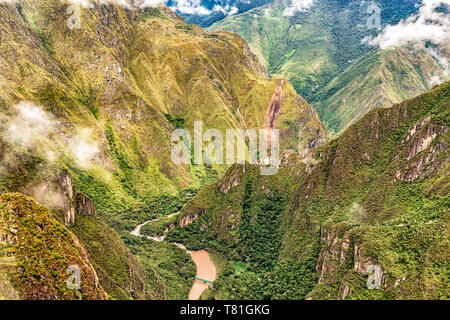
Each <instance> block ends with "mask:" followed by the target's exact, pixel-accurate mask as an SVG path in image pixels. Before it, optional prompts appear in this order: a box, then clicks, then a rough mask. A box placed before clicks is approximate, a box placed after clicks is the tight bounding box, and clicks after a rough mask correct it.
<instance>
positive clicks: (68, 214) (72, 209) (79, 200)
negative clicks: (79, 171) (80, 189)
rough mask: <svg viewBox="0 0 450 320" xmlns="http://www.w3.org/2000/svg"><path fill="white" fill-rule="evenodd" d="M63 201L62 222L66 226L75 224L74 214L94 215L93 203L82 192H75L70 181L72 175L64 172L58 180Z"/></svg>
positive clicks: (95, 213) (95, 212)
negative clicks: (63, 212) (63, 213)
mask: <svg viewBox="0 0 450 320" xmlns="http://www.w3.org/2000/svg"><path fill="white" fill-rule="evenodd" d="M60 187H61V192H62V194H63V199H64V200H63V201H64V211H65V215H64V223H65V225H66V226H67V227H69V226H72V225H74V224H75V217H76V214H77V213H78V214H82V215H84V216H96V215H97V211H96V210H95V207H94V204H93V203H92V201H91V199H89V198H88V197H86V196H85V195H84V194H81V193H77V191H76V190H75V187H74V186H73V183H72V177H71V176H70V174H68V173H66V174H65V175H63V177H62V178H61V181H60Z"/></svg>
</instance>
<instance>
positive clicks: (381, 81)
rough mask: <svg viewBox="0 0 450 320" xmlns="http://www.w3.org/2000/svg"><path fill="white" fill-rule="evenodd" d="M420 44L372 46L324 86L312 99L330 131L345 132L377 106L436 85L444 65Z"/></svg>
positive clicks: (386, 105)
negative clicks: (388, 46)
mask: <svg viewBox="0 0 450 320" xmlns="http://www.w3.org/2000/svg"><path fill="white" fill-rule="evenodd" d="M419 46H420V45H419V44H417V45H411V46H405V47H401V48H396V49H390V50H379V49H373V50H371V51H369V52H368V53H366V54H365V55H364V56H362V57H361V58H359V59H358V60H357V61H355V62H354V63H353V64H352V65H351V66H350V67H348V68H347V69H346V70H345V71H344V72H342V73H341V74H340V75H339V76H337V77H336V78H335V79H333V80H332V81H331V82H330V83H329V84H328V85H327V86H326V87H325V88H323V89H321V90H320V91H319V92H318V93H317V94H316V95H315V97H314V99H313V100H312V101H311V103H312V105H314V107H315V108H316V109H317V110H318V112H319V115H320V117H321V119H322V121H324V122H325V123H326V124H327V126H328V128H329V129H330V130H334V131H335V132H336V133H338V132H342V131H343V130H344V129H345V128H347V127H348V126H349V125H350V124H352V123H354V122H355V121H357V120H359V119H360V118H361V117H362V116H364V115H365V114H366V113H367V112H368V111H370V110H372V109H374V108H376V107H389V106H391V105H392V104H394V103H399V102H402V101H403V100H406V99H409V98H411V97H414V96H417V95H419V94H421V93H424V92H426V91H428V90H429V89H431V87H433V86H434V84H433V79H434V78H436V77H439V76H440V75H441V74H442V73H443V69H442V67H441V66H440V65H439V64H438V63H437V62H436V60H435V59H434V58H433V57H432V56H431V55H430V54H429V52H428V51H427V50H426V49H425V48H420V47H419Z"/></svg>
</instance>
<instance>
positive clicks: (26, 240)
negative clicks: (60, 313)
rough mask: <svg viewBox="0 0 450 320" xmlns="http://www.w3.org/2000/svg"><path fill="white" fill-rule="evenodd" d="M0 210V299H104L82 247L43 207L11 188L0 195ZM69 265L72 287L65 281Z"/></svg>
mask: <svg viewBox="0 0 450 320" xmlns="http://www.w3.org/2000/svg"><path fill="white" fill-rule="evenodd" d="M0 210H1V215H0V238H1V242H0V298H2V299H19V298H21V299H27V300H31V299H39V300H42V299H47V300H50V299H64V300H69V299H81V298H84V299H95V300H98V299H101V300H102V299H106V297H107V296H106V293H105V291H104V290H103V288H102V287H101V286H100V285H99V279H98V276H97V273H96V271H95V269H94V268H93V266H92V264H91V262H90V261H89V259H88V255H87V253H86V250H85V249H84V248H83V246H82V245H81V244H80V243H79V241H78V240H77V238H76V237H75V235H74V234H72V233H71V232H70V231H69V230H67V229H66V228H65V227H64V225H63V224H60V223H59V222H58V221H56V220H55V218H54V217H53V216H52V214H51V213H50V212H49V211H48V210H47V209H45V208H44V207H42V206H41V205H39V204H38V203H36V202H35V201H34V200H33V199H31V198H29V197H25V196H23V195H21V194H18V193H15V194H3V195H2V196H1V197H0ZM70 265H76V266H77V267H78V268H79V270H78V272H79V273H80V279H81V278H82V279H83V281H82V282H81V283H79V285H80V288H79V289H78V290H70V289H69V288H68V287H67V286H66V280H67V279H66V278H67V277H68V276H66V274H67V269H68V267H69V266H70Z"/></svg>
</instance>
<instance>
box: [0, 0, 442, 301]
mask: <svg viewBox="0 0 450 320" xmlns="http://www.w3.org/2000/svg"><path fill="white" fill-rule="evenodd" d="M318 3H319V4H318V7H317V9H315V10H313V11H311V12H305V13H302V14H300V15H297V16H295V17H291V18H287V17H284V16H282V14H281V13H280V12H282V11H281V8H282V6H281V2H278V1H277V2H275V4H273V5H268V6H266V7H262V8H258V9H255V10H252V11H249V12H248V13H245V14H242V15H238V16H236V17H230V18H227V19H225V20H224V21H223V22H221V23H222V24H227V23H229V22H230V20H233V19H235V21H242V28H243V30H249V29H246V28H245V25H247V24H246V23H247V22H248V21H247V22H245V19H247V18H248V17H250V16H249V15H251V14H255V13H256V14H259V13H260V15H261V17H262V16H263V15H264V19H265V20H264V21H263V20H261V21H260V22H261V24H260V25H257V24H255V30H256V31H258V30H260V28H262V29H264V28H267V30H266V31H265V32H272V31H273V34H271V35H270V36H267V37H266V36H264V37H265V38H264V39H266V40H264V46H258V45H257V44H258V43H259V42H258V41H259V40H258V41H256V38H257V37H258V34H259V33H258V32H259V31H258V32H256V33H252V34H251V35H250V38H247V36H246V35H245V34H242V37H243V38H244V39H247V40H248V39H249V45H247V43H246V42H245V41H244V40H243V39H242V38H241V36H239V35H237V34H233V33H230V32H227V31H216V32H207V31H205V30H203V29H201V28H200V27H198V26H195V25H190V24H186V23H185V22H184V21H183V20H182V19H181V18H180V17H179V16H178V15H176V14H174V13H173V12H172V11H170V10H169V9H168V8H167V7H165V6H160V7H158V8H148V9H145V10H139V9H137V8H135V7H130V8H123V7H121V6H118V5H112V4H108V5H104V4H98V3H97V4H96V5H94V6H93V7H92V8H89V9H87V8H86V9H82V8H80V13H81V16H80V18H81V20H80V28H79V29H77V28H71V27H70V28H69V25H68V21H71V20H70V18H71V16H70V13H68V12H71V11H70V10H69V11H68V8H69V2H68V1H65V0H46V1H35V0H19V1H15V2H9V1H8V2H7V3H4V2H3V3H1V4H0V299H122V300H128V299H186V298H187V297H188V294H189V290H190V288H191V285H192V283H193V278H194V276H195V274H196V270H195V269H196V268H195V264H194V261H193V259H192V258H191V256H189V251H187V250H200V249H206V250H208V252H209V253H210V254H211V257H212V259H213V261H214V265H215V266H216V267H217V270H218V278H217V280H216V281H215V282H214V287H213V288H210V289H208V290H206V291H205V292H204V293H203V295H202V298H204V299H450V297H449V292H450V291H449V288H448V285H449V283H448V270H449V261H450V256H449V252H450V251H449V246H450V239H449V212H448V208H449V205H450V203H449V197H448V194H449V188H450V184H449V181H450V180H449V170H448V167H449V159H450V158H449V152H448V150H449V123H450V119H449V110H450V108H449V107H450V82H446V83H444V84H441V85H440V86H436V87H434V88H432V89H431V90H429V91H428V92H427V93H425V94H423V95H421V96H417V97H415V98H413V99H410V100H405V99H407V98H408V97H410V96H411V95H416V94H417V93H419V92H424V91H426V90H428V89H430V88H429V87H428V78H429V77H432V76H433V75H434V72H435V71H436V70H439V66H438V65H437V64H436V62H435V61H434V60H433V59H432V58H430V56H429V55H428V53H427V52H426V51H425V50H424V49H420V48H417V47H415V48H413V47H404V48H399V49H396V50H392V51H379V50H371V51H370V48H368V47H365V46H363V45H361V42H360V38H361V37H363V36H365V35H367V34H366V32H363V31H361V30H360V29H358V28H352V24H346V23H344V22H345V21H341V20H340V19H343V18H342V17H345V15H340V13H342V12H348V14H349V15H348V17H351V19H352V21H353V22H352V23H360V22H361V21H362V19H363V18H362V17H360V16H358V17H353V15H352V13H355V12H357V10H356V9H355V8H356V6H357V5H358V6H359V4H357V1H353V0H346V1H344V0H341V1H331V0H324V1H321V2H318ZM380 3H382V5H383V8H384V11H383V12H384V13H383V16H384V17H385V19H384V20H386V21H389V22H395V21H398V20H399V19H401V18H402V17H404V16H406V15H408V14H409V13H410V12H413V11H414V10H415V9H414V8H413V4H414V1H407V0H403V1H398V2H392V1H380ZM283 5H284V4H283ZM265 9H269V13H267V11H265ZM397 9H399V10H398V11H396V10H397ZM258 10H259V11H258ZM261 10H263V11H261ZM271 12H272V13H271ZM266 15H267V16H266ZM272 18H276V19H272ZM278 18H279V19H278ZM240 19H242V20H240ZM261 19H262V18H261ZM349 19H350V18H349ZM255 21H256V22H257V23H259V22H258V21H259V20H258V19H257V18H255V19H254V20H253V22H254V23H255ZM318 22H320V23H319V24H318ZM338 22H339V23H338ZM271 26H272V27H274V28H273V29H271ZM214 28H215V26H214ZM294 29H295V30H297V29H298V30H297V31H300V30H302V32H296V33H295V32H292V33H290V31H289V30H292V31H293V30H294ZM230 30H231V29H230ZM252 32H253V31H252ZM277 32H278V34H277ZM355 34H356V36H355ZM255 35H256V36H255ZM253 36H255V37H256V38H253ZM291 36H292V37H294V38H295V39H297V37H299V39H302V40H301V41H300V42H295V41H291V40H290V39H291V38H290V37H291ZM277 37H278V38H280V42H273V43H272V42H270V41H268V40H271V39H272V40H273V39H277ZM294 38H292V39H294ZM272 40H271V41H272ZM277 41H278V40H277ZM289 46H291V49H289ZM292 46H294V47H295V48H296V49H295V50H294V51H292V50H293V48H294V47H292ZM251 48H252V49H253V50H254V52H255V53H256V54H257V55H258V56H261V57H266V58H265V60H264V61H263V63H260V62H259V59H258V56H257V55H255V54H253V53H252V51H251V50H250V49H251ZM312 48H315V49H312ZM267 52H268V53H269V55H266V53H267ZM341 52H346V54H347V55H345V56H343V55H341ZM280 56H282V57H284V58H283V59H281V60H280ZM294 57H295V59H294ZM291 58H292V60H291ZM350 60H352V62H353V63H352V62H351V61H350ZM286 61H290V62H289V63H288V64H286V63H285V62H286ZM264 65H266V67H267V70H268V71H269V74H270V75H283V77H285V78H287V79H284V78H269V76H268V72H267V71H266V68H265V66H264ZM290 65H292V66H294V67H293V69H289V68H290V67H289V66H290ZM288 67H289V68H288ZM288 69H289V70H292V71H289V72H292V73H289V72H288ZM283 70H285V71H283ZM289 79H290V80H292V84H291V83H290V82H289ZM308 88H309V89H308ZM357 88H359V89H360V90H357ZM296 90H298V92H299V93H302V94H303V95H305V96H307V97H309V98H310V99H311V101H313V102H314V104H315V107H316V108H317V109H318V110H319V111H320V113H321V116H322V117H323V118H324V119H326V121H327V125H328V126H329V127H330V128H332V129H334V130H335V131H336V132H338V131H340V132H341V134H340V135H339V136H338V137H337V138H335V139H334V140H330V138H329V136H328V133H327V131H326V129H325V128H324V126H323V125H322V123H321V121H320V119H319V114H318V113H317V112H316V111H315V109H314V108H313V107H311V106H310V105H309V104H308V102H307V101H306V100H305V99H304V98H303V97H302V96H301V95H299V94H297V92H296ZM369 96H370V97H369ZM403 100H405V101H403ZM397 102H398V103H397ZM392 104H393V105H392ZM379 107H383V108H379ZM355 119H358V120H357V121H355ZM199 120H202V121H203V130H204V131H205V130H207V129H212V128H215V129H218V130H219V131H220V132H222V133H224V136H225V131H226V129H233V128H242V129H262V128H264V129H279V131H280V146H281V154H282V155H281V163H280V167H279V171H278V173H277V174H274V175H269V176H266V175H261V168H262V167H264V166H265V165H264V161H262V160H265V159H259V160H260V162H259V163H258V164H253V165H251V164H249V163H245V164H235V165H216V164H190V165H187V164H183V165H176V164H175V163H173V161H172V159H171V149H172V147H173V142H172V141H171V135H172V133H173V132H174V131H175V130H176V129H186V130H188V131H189V132H191V133H192V132H193V128H194V122H195V121H199ZM147 222H148V223H147ZM141 227H142V229H140V228H141ZM136 230H137V231H136ZM156 237H157V238H156ZM155 239H156V240H157V241H155ZM184 246H185V247H186V248H187V250H184V249H185V248H184ZM74 265H75V266H78V267H79V268H80V271H81V287H80V288H79V289H75V290H74V289H69V287H67V283H66V281H67V279H68V278H69V276H70V275H69V273H68V271H67V269H68V268H69V267H70V266H74ZM370 268H372V269H373V268H375V269H376V270H378V271H377V272H378V273H377V274H378V275H379V276H380V279H379V280H380V283H379V284H380V289H378V290H371V289H368V288H367V282H368V280H369V278H370V279H371V278H372V277H373V275H369V274H368V273H369V272H370V271H369V270H370ZM372 284H373V283H372Z"/></svg>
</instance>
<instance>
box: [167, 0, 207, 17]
mask: <svg viewBox="0 0 450 320" xmlns="http://www.w3.org/2000/svg"><path fill="white" fill-rule="evenodd" d="M170 9H172V10H173V11H178V12H180V13H185V14H198V15H208V14H211V12H212V11H211V10H209V9H207V8H205V7H203V6H202V5H201V1H200V0H178V1H176V4H175V5H174V6H172V7H170Z"/></svg>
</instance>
